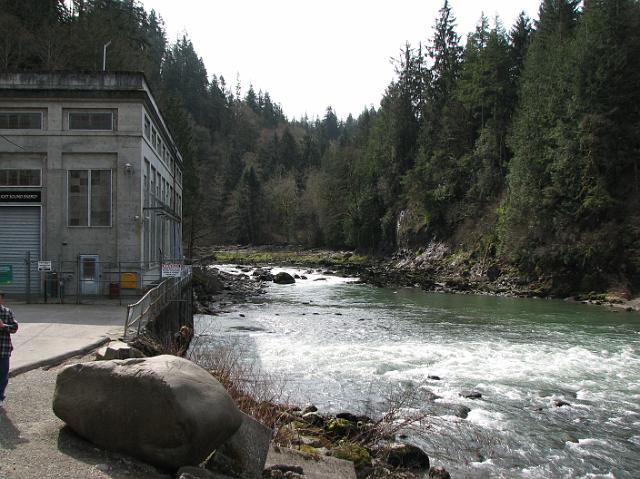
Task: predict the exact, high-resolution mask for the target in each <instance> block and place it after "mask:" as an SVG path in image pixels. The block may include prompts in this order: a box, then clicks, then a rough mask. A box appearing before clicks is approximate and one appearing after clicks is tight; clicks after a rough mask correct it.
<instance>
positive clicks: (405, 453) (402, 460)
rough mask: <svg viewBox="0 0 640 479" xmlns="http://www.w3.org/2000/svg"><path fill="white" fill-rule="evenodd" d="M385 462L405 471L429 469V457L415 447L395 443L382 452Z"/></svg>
mask: <svg viewBox="0 0 640 479" xmlns="http://www.w3.org/2000/svg"><path fill="white" fill-rule="evenodd" d="M383 454H384V456H385V457H386V461H387V462H388V463H389V464H390V465H392V466H393V467H406V468H407V469H429V456H427V453H426V452H424V451H423V450H422V449H420V448H419V447H417V446H413V445H411V444H404V443H395V444H391V445H389V446H387V447H386V448H385V449H384V452H383Z"/></svg>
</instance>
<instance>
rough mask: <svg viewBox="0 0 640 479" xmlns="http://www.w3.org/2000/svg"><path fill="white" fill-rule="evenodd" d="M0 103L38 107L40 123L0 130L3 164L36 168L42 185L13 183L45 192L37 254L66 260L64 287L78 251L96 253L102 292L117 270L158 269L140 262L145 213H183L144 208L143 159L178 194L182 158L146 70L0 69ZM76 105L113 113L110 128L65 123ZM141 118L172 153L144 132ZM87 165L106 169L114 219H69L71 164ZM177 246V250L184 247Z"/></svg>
mask: <svg viewBox="0 0 640 479" xmlns="http://www.w3.org/2000/svg"><path fill="white" fill-rule="evenodd" d="M0 109H2V110H6V109H9V110H12V109H13V110H24V109H28V110H29V111H35V110H37V111H41V112H42V114H43V127H42V129H41V130H0V133H1V134H2V135H3V136H4V137H5V139H4V141H2V139H0V169H3V168H9V169H12V168H17V169H41V171H42V187H22V186H21V187H16V188H14V189H15V190H20V191H25V190H36V191H38V190H41V191H42V203H41V205H42V218H43V219H42V254H41V258H40V259H43V260H52V261H54V262H55V263H57V264H65V267H64V269H65V270H67V272H70V273H73V274H74V275H75V277H73V278H72V275H71V274H69V277H68V278H67V279H69V281H68V282H67V284H66V287H65V293H67V294H69V293H73V292H74V291H75V288H74V287H75V285H76V284H77V282H76V280H77V275H78V272H77V268H74V263H75V262H76V260H77V258H78V255H82V254H90V255H98V256H99V261H100V262H101V270H102V272H103V273H104V275H103V276H104V277H103V278H102V279H101V281H103V283H104V284H102V285H101V291H100V292H101V293H103V294H104V293H107V292H108V287H109V284H108V283H109V282H117V281H119V275H118V274H117V273H118V271H120V270H121V271H134V272H136V273H137V274H138V278H139V280H141V278H142V271H143V270H146V269H156V270H157V269H158V268H157V265H153V264H150V263H145V261H144V260H145V257H144V253H145V244H146V243H147V241H146V240H147V238H145V234H150V233H151V231H148V230H149V228H148V224H149V222H148V221H147V220H146V219H145V218H149V217H150V216H154V217H155V219H154V222H156V223H158V224H159V223H160V222H163V223H167V224H168V223H169V219H168V218H172V221H174V222H176V221H177V224H180V223H179V221H180V216H181V213H178V214H177V215H175V214H174V213H173V212H172V211H168V210H169V209H170V208H167V206H165V205H163V204H157V205H156V204H154V205H151V206H160V208H158V210H157V211H150V210H146V209H144V206H145V205H144V198H145V191H144V188H145V185H144V173H145V170H146V167H145V159H146V160H148V161H149V163H150V164H151V165H153V166H154V168H155V170H156V171H157V172H159V173H160V174H161V176H162V178H163V179H164V180H165V181H166V182H167V184H170V185H171V186H172V188H173V190H174V191H175V193H176V194H178V195H180V196H181V197H182V188H181V185H179V183H178V181H177V178H178V171H180V170H181V168H182V163H181V158H180V156H179V154H178V152H177V150H176V147H175V145H174V143H173V139H172V138H171V137H170V135H169V133H168V131H167V129H166V125H165V123H164V120H163V119H162V117H161V115H160V113H159V111H158V109H157V106H156V104H155V102H154V100H153V97H152V96H151V92H150V91H149V89H148V86H147V85H146V81H145V80H144V77H143V76H142V75H141V74H137V73H131V74H128V73H96V74H89V75H86V74H66V73H63V74H56V73H54V74H0ZM77 109H81V110H84V109H90V110H99V111H104V110H109V111H112V112H114V129H113V131H79V130H70V129H69V125H68V112H69V111H70V110H77ZM145 118H147V119H148V120H149V121H150V122H151V124H152V125H153V127H154V128H155V130H156V132H157V133H158V134H159V137H160V138H162V143H163V145H165V146H166V148H167V151H168V152H170V155H171V156H170V157H169V156H168V155H163V154H162V149H158V148H157V145H153V144H152V142H151V141H150V138H149V139H148V138H145V134H144V133H145V132H144V125H145ZM7 140H8V141H7ZM16 145H18V146H16ZM169 158H173V161H170V160H169ZM91 169H94V170H95V169H100V170H110V171H111V188H112V196H111V226H105V227H102V226H98V227H95V226H93V227H84V226H69V225H68V218H67V213H68V206H67V201H68V194H67V192H68V171H69V170H91ZM167 189H168V188H167ZM0 190H4V191H8V190H11V188H8V187H0ZM174 207H175V208H177V205H174ZM175 208H174V209H175ZM161 209H163V210H164V211H160V210H161ZM166 230H167V231H169V230H170V229H169V228H168V227H167V228H166ZM180 246H181V245H180ZM174 250H175V252H177V253H180V256H181V247H180V248H174ZM163 256H164V258H168V257H169V256H171V255H167V254H164V255H163ZM152 259H153V258H152ZM155 259H156V260H157V259H159V258H155ZM120 263H122V264H120ZM108 271H111V272H112V273H111V274H108ZM140 285H142V283H140Z"/></svg>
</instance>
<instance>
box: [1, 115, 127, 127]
mask: <svg viewBox="0 0 640 479" xmlns="http://www.w3.org/2000/svg"><path fill="white" fill-rule="evenodd" d="M65 114H66V121H67V128H68V129H69V130H89V131H113V130H115V122H114V112H113V111H96V110H74V111H65ZM43 118H44V112H42V111H0V130H42V129H43V123H44V121H43Z"/></svg>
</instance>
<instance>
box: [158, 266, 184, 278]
mask: <svg viewBox="0 0 640 479" xmlns="http://www.w3.org/2000/svg"><path fill="white" fill-rule="evenodd" d="M181 275H182V265H181V264H180V263H162V277H163V278H179V277H180V276H181Z"/></svg>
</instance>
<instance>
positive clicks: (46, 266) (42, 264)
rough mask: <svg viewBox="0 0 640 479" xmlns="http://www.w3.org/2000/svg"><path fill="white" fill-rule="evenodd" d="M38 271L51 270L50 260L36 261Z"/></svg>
mask: <svg viewBox="0 0 640 479" xmlns="http://www.w3.org/2000/svg"><path fill="white" fill-rule="evenodd" d="M38 271H51V261H38Z"/></svg>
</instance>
